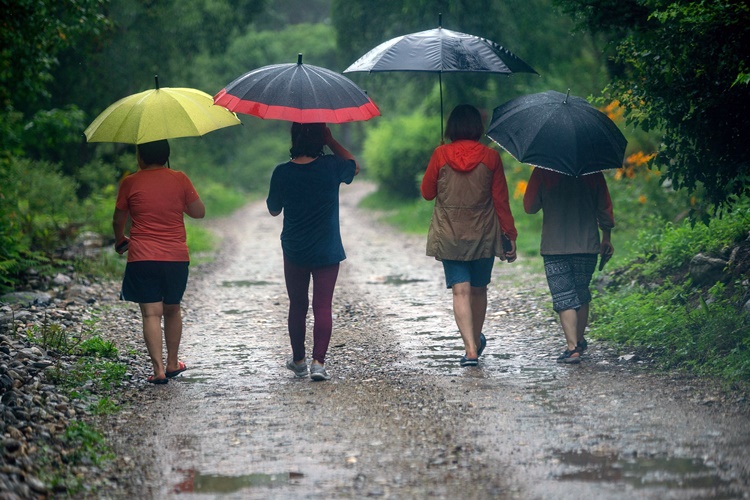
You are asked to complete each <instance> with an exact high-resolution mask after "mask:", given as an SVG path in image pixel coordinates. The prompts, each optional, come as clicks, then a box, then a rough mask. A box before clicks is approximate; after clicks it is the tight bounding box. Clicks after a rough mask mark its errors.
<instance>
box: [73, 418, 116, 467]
mask: <svg viewBox="0 0 750 500" xmlns="http://www.w3.org/2000/svg"><path fill="white" fill-rule="evenodd" d="M63 440H64V441H66V442H67V444H68V447H69V448H71V449H73V450H75V451H74V452H73V453H71V454H70V455H67V460H68V463H69V464H70V465H78V464H84V463H92V464H94V465H100V464H102V463H103V462H104V461H106V460H112V459H113V458H115V455H114V453H112V450H111V449H110V447H109V446H108V445H107V443H106V441H105V439H104V436H102V434H101V433H100V432H99V431H97V430H96V429H94V428H93V427H91V426H90V425H88V424H86V423H85V422H82V421H80V420H76V421H73V422H71V423H70V425H68V427H67V428H66V429H65V434H64V436H63Z"/></svg>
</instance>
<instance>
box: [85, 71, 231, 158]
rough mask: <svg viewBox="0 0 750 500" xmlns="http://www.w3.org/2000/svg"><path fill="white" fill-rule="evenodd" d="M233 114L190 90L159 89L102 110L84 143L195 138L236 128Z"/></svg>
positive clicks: (125, 98)
mask: <svg viewBox="0 0 750 500" xmlns="http://www.w3.org/2000/svg"><path fill="white" fill-rule="evenodd" d="M240 123H241V122H240V120H239V119H238V118H237V115H235V114H234V113H232V112H231V111H229V110H228V109H226V108H224V107H222V106H216V105H214V99H213V97H212V96H210V95H208V94H206V93H205V92H202V91H200V90H197V89H191V88H169V87H165V88H162V89H160V88H159V80H158V77H157V78H156V89H154V90H147V91H145V92H140V93H138V94H133V95H131V96H128V97H124V98H122V99H120V100H119V101H117V102H116V103H114V104H112V105H110V106H109V107H108V108H107V109H105V110H104V111H103V112H102V113H101V114H100V115H99V116H97V117H96V119H95V120H94V121H93V122H91V125H89V126H88V127H87V128H86V130H85V131H84V134H85V135H86V140H87V141H88V142H122V143H125V144H143V143H144V142H151V141H157V140H160V139H173V138H176V137H196V136H201V135H203V134H206V133H208V132H211V131H213V130H216V129H220V128H224V127H230V126H232V125H239V124H240Z"/></svg>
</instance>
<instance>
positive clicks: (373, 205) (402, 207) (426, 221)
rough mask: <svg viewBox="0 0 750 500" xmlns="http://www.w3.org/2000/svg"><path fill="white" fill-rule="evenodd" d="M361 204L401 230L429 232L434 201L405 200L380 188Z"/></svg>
mask: <svg viewBox="0 0 750 500" xmlns="http://www.w3.org/2000/svg"><path fill="white" fill-rule="evenodd" d="M355 182H356V181H355ZM360 206H361V207H363V208H367V209H369V210H371V211H374V212H376V214H377V215H378V216H379V218H380V219H381V220H384V221H386V222H388V223H389V224H391V225H393V226H394V227H396V228H398V229H399V230H400V231H403V232H405V233H410V234H427V228H429V227H430V219H431V218H432V209H433V206H434V202H431V201H425V200H423V199H421V198H420V199H418V200H404V199H403V198H401V197H394V196H392V195H391V194H390V193H389V192H388V191H384V190H378V191H375V192H373V193H372V194H370V195H368V196H367V197H365V198H364V199H363V200H362V201H361V202H360Z"/></svg>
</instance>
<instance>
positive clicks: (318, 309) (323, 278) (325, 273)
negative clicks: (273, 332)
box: [284, 257, 339, 363]
mask: <svg viewBox="0 0 750 500" xmlns="http://www.w3.org/2000/svg"><path fill="white" fill-rule="evenodd" d="M338 275H339V265H338V264H334V265H332V266H325V267H314V268H311V267H304V266H298V265H297V264H294V263H292V262H289V260H287V258H286V257H284V279H285V280H286V291H287V294H288V295H289V319H288V325H289V340H290V341H291V344H292V356H293V357H294V360H295V361H301V360H302V359H304V358H305V327H306V321H307V309H308V307H309V306H310V299H309V298H308V290H309V288H310V276H312V280H313V303H312V306H313V318H314V319H315V322H314V325H313V352H312V357H313V359H314V360H316V361H319V362H320V363H325V358H326V352H327V351H328V344H329V343H330V342H331V330H332V328H333V316H332V313H331V303H332V302H333V289H334V287H335V286H336V278H338Z"/></svg>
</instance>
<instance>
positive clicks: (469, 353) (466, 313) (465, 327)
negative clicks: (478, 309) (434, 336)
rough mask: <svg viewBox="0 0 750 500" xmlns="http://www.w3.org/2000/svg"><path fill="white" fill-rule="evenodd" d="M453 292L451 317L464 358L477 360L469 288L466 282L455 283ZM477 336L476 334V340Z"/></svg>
mask: <svg viewBox="0 0 750 500" xmlns="http://www.w3.org/2000/svg"><path fill="white" fill-rule="evenodd" d="M452 290H453V315H454V316H455V318H456V325H458V330H459V331H460V332H461V338H462V339H463V341H464V348H465V349H466V357H467V358H468V359H476V358H477V341H475V340H474V322H473V318H472V310H471V286H470V285H469V283H468V282H463V283H456V284H455V285H453V287H452ZM478 338H479V334H477V339H478Z"/></svg>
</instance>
